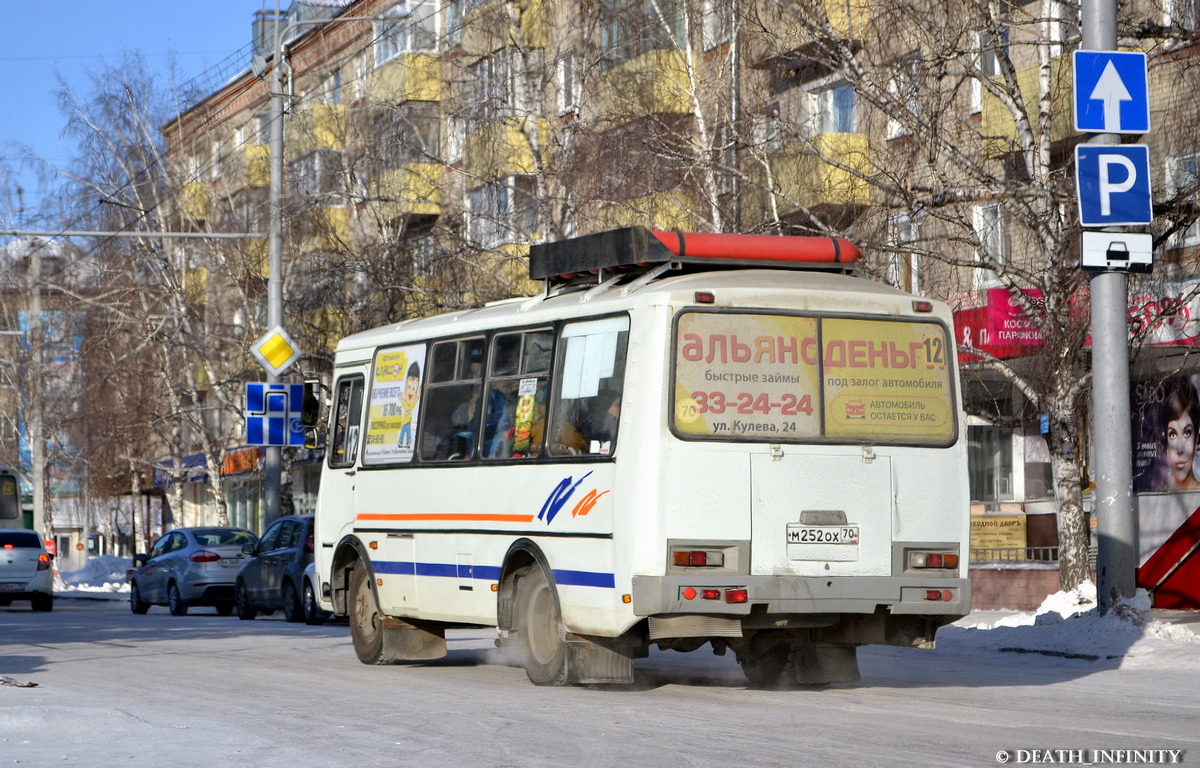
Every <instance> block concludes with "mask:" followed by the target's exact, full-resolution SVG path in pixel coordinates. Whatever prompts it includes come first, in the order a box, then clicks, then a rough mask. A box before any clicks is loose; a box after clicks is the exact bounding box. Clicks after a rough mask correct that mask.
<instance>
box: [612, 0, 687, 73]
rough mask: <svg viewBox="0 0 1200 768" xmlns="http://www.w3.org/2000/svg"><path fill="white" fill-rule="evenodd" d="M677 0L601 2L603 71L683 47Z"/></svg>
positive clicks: (680, 13)
mask: <svg viewBox="0 0 1200 768" xmlns="http://www.w3.org/2000/svg"><path fill="white" fill-rule="evenodd" d="M683 11H684V9H683V5H682V3H680V2H679V0H603V1H602V3H601V9H600V14H601V17H600V48H601V52H602V53H601V55H602V57H603V59H602V61H601V66H602V67H604V68H605V69H607V68H610V67H615V66H617V65H618V64H621V63H623V62H626V61H629V60H631V59H635V58H637V57H638V56H641V55H642V54H643V53H648V52H649V51H655V50H678V49H680V48H683V47H685V45H686V43H687V40H686V38H685V36H684V32H685V29H686V27H685V26H684V18H683Z"/></svg>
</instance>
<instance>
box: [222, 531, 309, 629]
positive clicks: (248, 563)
mask: <svg viewBox="0 0 1200 768" xmlns="http://www.w3.org/2000/svg"><path fill="white" fill-rule="evenodd" d="M244 554H245V555H246V560H245V562H244V563H243V565H242V568H241V570H240V571H239V572H238V575H237V586H236V604H237V615H238V618H239V619H245V620H249V619H253V618H254V617H255V616H257V615H258V614H260V613H261V614H265V615H270V614H272V613H274V612H275V611H278V610H282V611H283V616H284V618H286V619H287V620H288V621H304V620H305V616H304V605H303V603H302V602H301V597H302V596H303V595H304V569H305V568H306V567H308V565H309V564H310V563H311V562H312V561H313V517H312V515H289V516H287V517H281V518H279V519H278V520H276V521H275V522H274V523H272V524H271V527H270V528H268V529H267V530H266V532H265V533H263V535H262V538H261V539H259V540H258V541H257V542H254V543H252V544H248V545H246V548H245V550H244Z"/></svg>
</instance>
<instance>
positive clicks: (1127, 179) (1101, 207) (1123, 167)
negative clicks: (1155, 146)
mask: <svg viewBox="0 0 1200 768" xmlns="http://www.w3.org/2000/svg"><path fill="white" fill-rule="evenodd" d="M1075 182H1076V186H1077V187H1078V189H1079V222H1080V223H1081V224H1083V226H1085V227H1123V226H1138V225H1142V224H1149V223H1150V222H1151V221H1152V220H1153V218H1154V213H1153V207H1152V204H1151V193H1150V149H1149V147H1147V146H1146V145H1145V144H1118V145H1106V144H1078V145H1076V147H1075Z"/></svg>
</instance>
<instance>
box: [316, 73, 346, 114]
mask: <svg viewBox="0 0 1200 768" xmlns="http://www.w3.org/2000/svg"><path fill="white" fill-rule="evenodd" d="M320 99H321V103H322V104H330V105H334V106H336V105H338V104H341V103H342V71H341V70H340V69H335V70H334V71H332V72H330V73H329V74H328V75H326V76H325V77H324V78H322V80H321V86H320Z"/></svg>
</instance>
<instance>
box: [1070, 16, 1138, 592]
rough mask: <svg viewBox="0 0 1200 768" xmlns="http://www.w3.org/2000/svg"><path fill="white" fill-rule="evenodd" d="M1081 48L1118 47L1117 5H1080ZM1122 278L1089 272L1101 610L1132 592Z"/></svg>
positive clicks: (1107, 140)
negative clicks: (1090, 274)
mask: <svg viewBox="0 0 1200 768" xmlns="http://www.w3.org/2000/svg"><path fill="white" fill-rule="evenodd" d="M1082 22H1083V29H1082V32H1083V46H1082V47H1083V48H1084V49H1088V50H1094V51H1115V50H1116V49H1117V4H1116V0H1091V2H1088V0H1084V3H1083V11H1082ZM1086 143H1087V144H1089V145H1114V144H1119V143H1120V137H1119V136H1117V135H1116V134H1113V133H1100V134H1096V135H1094V136H1092V137H1091V138H1089V139H1088V141H1087V142H1086ZM1126 288H1127V286H1126V275H1125V272H1123V271H1118V270H1112V269H1104V270H1099V271H1095V272H1092V276H1091V293H1092V440H1093V445H1094V447H1095V457H1094V465H1093V466H1094V470H1095V476H1096V490H1095V494H1094V497H1093V498H1094V510H1095V514H1096V519H1097V525H1098V530H1097V533H1098V542H1097V543H1098V545H1099V555H1098V559H1097V563H1096V579H1097V582H1098V584H1097V590H1096V592H1097V598H1098V600H1099V602H1100V612H1101V613H1108V611H1109V610H1111V609H1112V607H1113V606H1114V604H1115V603H1116V602H1117V601H1118V600H1120V599H1122V598H1128V597H1132V596H1133V593H1134V590H1135V589H1136V583H1135V578H1134V574H1135V569H1136V568H1137V526H1136V521H1135V517H1134V509H1133V465H1132V456H1133V452H1132V437H1131V436H1130V406H1129V330H1128V328H1127V326H1126V323H1125V313H1126V307H1127V303H1128V299H1127V293H1126Z"/></svg>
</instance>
